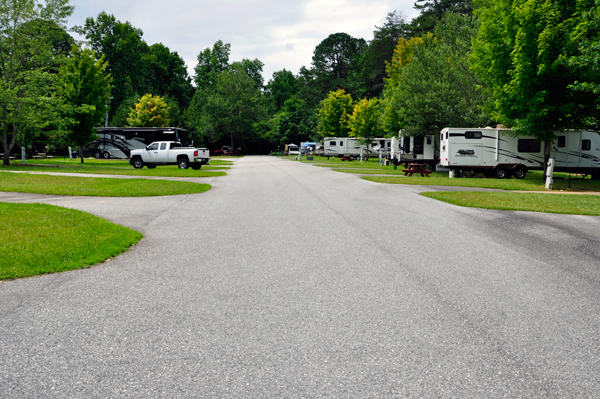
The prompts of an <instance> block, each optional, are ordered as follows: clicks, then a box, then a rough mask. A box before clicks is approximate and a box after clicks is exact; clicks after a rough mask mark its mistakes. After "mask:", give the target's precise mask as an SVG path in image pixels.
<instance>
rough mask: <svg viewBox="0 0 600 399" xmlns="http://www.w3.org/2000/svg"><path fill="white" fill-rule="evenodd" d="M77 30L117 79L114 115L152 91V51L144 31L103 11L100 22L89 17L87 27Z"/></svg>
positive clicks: (113, 92) (112, 105)
mask: <svg viewBox="0 0 600 399" xmlns="http://www.w3.org/2000/svg"><path fill="white" fill-rule="evenodd" d="M74 30H75V31H76V32H78V33H79V34H81V35H82V36H85V38H86V39H87V40H88V41H89V45H90V47H91V49H92V50H93V51H95V52H96V53H97V54H103V55H104V57H105V59H106V61H107V62H108V72H109V73H110V75H111V76H112V77H113V85H114V86H113V90H112V96H113V99H112V100H111V102H110V106H111V115H114V113H115V111H116V110H117V109H118V108H119V106H120V105H121V103H122V102H123V101H124V100H125V99H126V98H128V97H130V96H131V95H133V94H134V93H144V92H148V91H149V87H148V84H147V77H148V76H149V74H150V60H151V59H152V57H151V54H150V49H149V47H148V45H147V44H146V42H145V41H144V40H143V39H142V35H143V32H142V30H141V29H138V28H135V27H134V26H133V25H131V23H130V22H121V21H118V20H117V19H116V18H115V16H114V15H112V14H107V13H105V12H101V13H100V14H98V17H97V18H96V19H94V18H91V17H90V18H87V19H86V20H85V25H84V26H83V27H75V28H74Z"/></svg>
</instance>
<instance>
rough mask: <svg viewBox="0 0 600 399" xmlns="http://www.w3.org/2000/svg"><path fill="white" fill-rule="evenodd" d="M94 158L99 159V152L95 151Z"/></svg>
mask: <svg viewBox="0 0 600 399" xmlns="http://www.w3.org/2000/svg"><path fill="white" fill-rule="evenodd" d="M94 157H96V159H100V151H96V153H95V154H94Z"/></svg>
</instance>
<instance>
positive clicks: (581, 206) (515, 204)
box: [421, 191, 600, 216]
mask: <svg viewBox="0 0 600 399" xmlns="http://www.w3.org/2000/svg"><path fill="white" fill-rule="evenodd" d="M421 195H424V196H426V197H429V198H434V199H437V200H440V201H444V202H448V203H450V204H454V205H459V206H466V207H471V208H484V209H501V210H510V211H531V212H546V213H564V214H571V215H591V216H600V196H598V195H573V194H538V193H511V192H481V191H453V192H428V193H422V194H421Z"/></svg>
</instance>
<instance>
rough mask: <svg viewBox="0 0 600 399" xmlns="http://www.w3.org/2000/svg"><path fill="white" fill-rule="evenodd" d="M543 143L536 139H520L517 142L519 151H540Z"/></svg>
mask: <svg viewBox="0 0 600 399" xmlns="http://www.w3.org/2000/svg"><path fill="white" fill-rule="evenodd" d="M541 150H542V143H541V142H540V141H539V140H536V139H519V141H518V144H517V151H518V152H540V151H541Z"/></svg>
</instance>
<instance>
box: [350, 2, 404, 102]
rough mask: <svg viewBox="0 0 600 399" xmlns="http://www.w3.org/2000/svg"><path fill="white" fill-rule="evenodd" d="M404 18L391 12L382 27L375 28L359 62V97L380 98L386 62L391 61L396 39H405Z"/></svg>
mask: <svg viewBox="0 0 600 399" xmlns="http://www.w3.org/2000/svg"><path fill="white" fill-rule="evenodd" d="M405 19H406V17H405V16H404V14H402V13H398V12H397V11H394V12H391V13H389V14H388V15H387V17H386V22H385V23H384V24H383V26H376V27H375V28H376V29H375V31H374V32H373V40H371V41H370V42H369V46H368V47H367V48H366V50H365V53H364V56H363V58H362V60H361V80H362V82H363V84H362V86H363V92H362V93H359V96H358V97H359V98H360V97H367V98H372V97H380V96H381V94H382V92H383V87H384V81H383V79H384V78H385V76H386V72H385V66H386V62H390V61H391V60H392V56H393V54H394V49H395V48H396V45H398V39H400V38H401V37H406V30H407V23H406V20H405Z"/></svg>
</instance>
